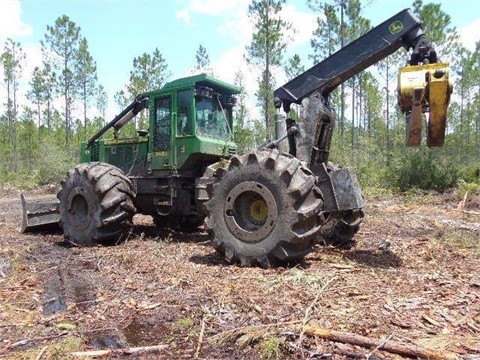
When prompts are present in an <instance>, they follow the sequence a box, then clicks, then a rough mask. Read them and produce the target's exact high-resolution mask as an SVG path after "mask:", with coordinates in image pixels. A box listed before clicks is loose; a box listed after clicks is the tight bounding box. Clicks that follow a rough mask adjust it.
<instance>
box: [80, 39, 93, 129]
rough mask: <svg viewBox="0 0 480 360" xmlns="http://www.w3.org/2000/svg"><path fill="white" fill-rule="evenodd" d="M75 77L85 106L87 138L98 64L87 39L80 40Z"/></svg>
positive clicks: (84, 123) (84, 127) (84, 120)
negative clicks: (89, 110) (88, 110)
mask: <svg viewBox="0 0 480 360" xmlns="http://www.w3.org/2000/svg"><path fill="white" fill-rule="evenodd" d="M75 75H76V82H77V84H78V89H79V90H78V94H77V95H78V97H79V100H80V101H81V102H82V105H83V129H84V135H85V138H86V137H87V109H88V103H89V101H90V99H91V98H92V97H93V96H94V95H95V94H96V92H97V89H96V87H97V64H96V62H95V60H93V57H92V56H91V54H90V51H89V50H88V42H87V39H85V38H83V39H82V40H80V45H79V48H78V51H77V53H76V61H75Z"/></svg>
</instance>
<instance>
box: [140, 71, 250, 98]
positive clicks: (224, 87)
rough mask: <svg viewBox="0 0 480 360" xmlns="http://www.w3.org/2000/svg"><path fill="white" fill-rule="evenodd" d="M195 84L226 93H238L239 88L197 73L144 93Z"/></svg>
mask: <svg viewBox="0 0 480 360" xmlns="http://www.w3.org/2000/svg"><path fill="white" fill-rule="evenodd" d="M195 86H208V87H210V88H212V89H213V90H214V91H215V92H219V93H222V94H227V95H234V94H240V93H241V89H240V88H239V87H238V86H235V85H231V84H229V83H226V82H224V81H222V80H218V79H216V78H214V77H212V76H209V75H207V74H198V75H193V76H188V77H184V78H180V79H176V80H173V81H170V82H168V83H166V84H165V85H164V86H163V87H162V88H161V89H158V90H153V91H149V92H147V93H145V95H146V96H149V95H154V94H158V93H164V92H169V91H176V90H181V89H189V88H194V87H195Z"/></svg>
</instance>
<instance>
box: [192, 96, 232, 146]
mask: <svg viewBox="0 0 480 360" xmlns="http://www.w3.org/2000/svg"><path fill="white" fill-rule="evenodd" d="M195 111H196V113H197V124H198V126H197V134H198V135H203V136H208V137H212V138H216V139H220V140H226V141H229V140H232V132H231V130H230V129H231V124H232V108H231V107H225V106H223V105H222V104H221V102H220V101H219V99H218V97H217V96H213V98H206V97H197V98H196V105H195Z"/></svg>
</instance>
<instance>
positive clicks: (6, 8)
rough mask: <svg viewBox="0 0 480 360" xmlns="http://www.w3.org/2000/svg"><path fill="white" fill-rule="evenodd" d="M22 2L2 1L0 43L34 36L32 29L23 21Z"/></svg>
mask: <svg viewBox="0 0 480 360" xmlns="http://www.w3.org/2000/svg"><path fill="white" fill-rule="evenodd" d="M21 13H22V7H21V5H20V0H2V6H1V11H0V41H2V42H3V41H4V40H6V39H7V38H14V39H15V38H19V37H23V36H28V35H31V34H32V27H31V26H29V25H27V24H25V23H23V21H22V19H21Z"/></svg>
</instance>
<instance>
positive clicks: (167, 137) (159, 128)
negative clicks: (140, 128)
mask: <svg viewBox="0 0 480 360" xmlns="http://www.w3.org/2000/svg"><path fill="white" fill-rule="evenodd" d="M172 104H173V97H172V94H162V95H161V96H158V97H156V98H155V99H154V103H153V109H151V111H153V114H151V118H152V119H153V124H152V125H153V139H152V144H151V145H152V149H153V154H152V166H151V167H152V170H157V169H158V170H162V169H171V168H172V166H173V163H172V162H173V156H172V153H173V152H172V122H173V116H174V115H175V114H174V112H173V111H172Z"/></svg>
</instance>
